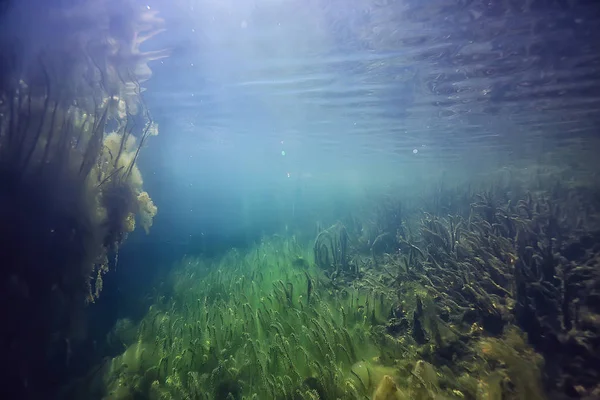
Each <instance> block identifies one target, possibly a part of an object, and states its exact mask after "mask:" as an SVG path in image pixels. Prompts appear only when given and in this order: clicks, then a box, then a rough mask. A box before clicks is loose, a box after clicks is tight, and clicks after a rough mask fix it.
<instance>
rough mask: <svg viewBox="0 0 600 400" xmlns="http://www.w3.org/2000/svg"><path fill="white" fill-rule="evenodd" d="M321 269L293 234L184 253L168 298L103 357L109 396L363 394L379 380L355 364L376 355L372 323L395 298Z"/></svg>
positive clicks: (158, 303) (162, 300) (350, 395)
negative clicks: (339, 280) (209, 252)
mask: <svg viewBox="0 0 600 400" xmlns="http://www.w3.org/2000/svg"><path fill="white" fill-rule="evenodd" d="M319 276H320V271H318V270H316V269H315V267H314V266H313V263H312V254H311V251H310V247H308V246H300V245H299V244H298V243H297V242H296V241H295V240H294V239H293V238H292V239H282V238H273V239H271V240H269V241H264V242H263V243H261V244H260V245H259V246H257V247H256V249H253V250H252V251H249V252H248V253H247V254H245V255H243V254H241V253H240V252H238V251H237V250H232V251H231V252H230V253H228V254H227V255H226V256H224V257H223V258H222V259H221V260H220V261H219V262H216V263H215V262H210V261H208V260H202V259H195V258H187V259H184V261H183V262H182V264H181V265H180V266H179V268H178V269H177V270H176V271H175V273H174V276H173V279H172V280H173V282H172V283H173V295H172V297H171V298H169V299H166V298H159V299H158V301H157V304H155V305H154V306H152V307H151V309H150V311H149V313H148V314H147V315H146V317H145V318H144V319H143V320H142V321H141V323H140V324H139V327H138V331H137V332H138V336H137V340H136V341H135V342H133V343H130V344H129V347H128V348H127V350H126V351H125V352H124V354H122V355H121V356H119V357H117V358H115V359H113V360H112V362H111V363H110V364H109V365H107V366H105V369H106V372H105V375H104V380H105V383H106V385H107V397H106V398H132V397H133V396H134V395H140V396H147V397H148V398H156V399H166V398H173V399H179V398H181V399H183V398H198V399H202V398H206V399H227V398H234V399H241V398H258V399H261V398H290V399H292V398H294V399H301V398H307V399H314V398H323V399H325V398H362V395H361V393H362V394H364V393H366V392H368V391H369V390H373V389H374V388H373V385H374V384H375V383H376V382H374V381H373V382H370V381H369V380H364V381H363V380H361V379H357V375H356V374H355V373H353V366H355V364H356V363H358V362H360V361H361V360H371V359H372V358H373V357H376V356H377V354H378V352H377V348H376V346H375V343H374V342H373V341H372V339H371V337H370V334H369V329H370V327H371V325H372V323H373V322H372V320H373V319H378V320H384V319H385V316H386V313H387V311H389V309H390V307H391V305H390V303H389V301H388V300H386V299H379V298H376V296H374V295H373V294H372V293H370V292H368V291H366V290H358V289H348V290H337V289H335V288H334V287H333V286H331V287H327V286H326V285H324V284H323V282H322V280H320V279H319ZM368 368H369V370H371V371H372V370H375V371H376V370H377V367H376V365H375V364H374V365H373V366H369V367H368ZM372 373H373V374H376V372H372ZM363 379H364V378H363ZM372 379H374V378H373V377H372V378H371V380H372Z"/></svg>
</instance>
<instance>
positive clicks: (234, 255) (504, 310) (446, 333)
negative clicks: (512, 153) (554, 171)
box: [64, 169, 600, 400]
mask: <svg viewBox="0 0 600 400" xmlns="http://www.w3.org/2000/svg"><path fill="white" fill-rule="evenodd" d="M538 172H539V173H540V174H542V175H543V174H544V171H543V170H541V169H540V171H538ZM520 179H521V178H519V179H517V178H515V177H511V178H510V179H505V178H498V177H496V178H495V180H494V183H495V184H494V185H493V186H492V187H491V188H489V189H487V190H479V189H472V191H471V192H467V193H466V194H465V192H464V191H462V190H454V189H449V190H440V191H437V192H436V193H437V194H435V196H438V198H434V199H433V201H432V202H431V203H430V204H427V205H426V206H427V207H429V208H430V210H428V211H426V210H425V209H423V208H420V209H414V208H411V206H410V202H406V204H407V205H406V206H402V207H399V206H398V204H396V203H389V202H386V203H382V204H381V205H380V206H378V207H377V208H375V209H373V210H372V213H371V214H370V215H351V216H349V217H348V219H347V220H343V221H337V222H335V223H333V224H331V225H330V226H329V228H322V227H321V226H319V227H318V229H317V232H316V234H315V236H314V240H313V241H312V242H308V243H301V242H300V241H299V240H298V239H296V237H295V236H286V237H282V236H273V237H265V238H264V239H263V240H262V241H261V242H260V243H258V244H256V246H255V247H253V248H251V249H246V250H243V251H242V250H238V249H232V250H231V251H229V252H228V253H227V254H225V255H223V256H222V257H218V258H215V259H206V258H202V257H194V256H186V257H185V258H184V259H183V260H182V261H181V262H180V263H179V264H178V265H176V266H175V267H174V268H173V270H172V273H171V276H170V279H169V280H168V281H167V282H165V284H164V286H165V287H168V289H167V290H166V291H165V289H164V288H163V290H162V292H159V293H158V294H156V296H155V300H154V302H153V304H152V305H151V306H150V308H149V310H148V312H147V314H146V315H145V316H144V317H143V318H142V319H141V320H140V321H138V322H135V323H134V322H133V321H130V320H120V321H119V322H118V323H117V325H116V326H115V329H114V331H113V332H112V333H111V335H110V339H111V341H113V342H114V343H117V344H118V345H119V346H120V348H121V354H120V355H118V356H116V357H113V358H109V359H107V360H106V361H105V362H104V363H102V364H101V365H99V366H98V368H96V369H94V370H93V371H91V372H90V373H89V374H88V375H87V376H85V377H84V378H82V379H80V380H79V381H78V382H77V383H76V384H74V385H72V386H70V387H68V388H66V389H65V392H64V398H98V399H101V398H103V399H120V398H122V399H125V398H127V399H129V398H139V399H211V400H212V399H292V400H296V399H322V400H328V399H373V400H382V399H386V400H390V399H452V398H455V399H546V398H595V397H597V395H598V393H599V388H598V382H599V380H598V374H599V373H600V371H599V369H598V367H597V366H598V365H600V364H598V363H597V361H598V360H597V354H598V351H597V350H598V348H597V344H598V330H597V326H596V325H595V321H598V311H597V309H596V308H595V307H596V306H597V304H596V302H595V299H596V298H597V297H596V296H597V293H598V292H597V290H598V286H597V277H596V275H595V274H596V272H597V265H596V261H595V260H597V259H598V253H597V250H598V249H597V243H598V241H597V239H595V236H594V235H595V233H594V232H597V227H598V225H597V224H598V222H599V221H598V209H597V206H598V203H597V202H595V200H594V199H597V197H596V196H598V192H597V191H596V189H594V187H595V186H594V185H593V182H588V183H585V184H574V183H572V182H571V183H570V184H557V183H554V184H553V185H551V186H550V185H547V180H546V178H543V177H541V176H537V177H534V178H533V180H529V181H527V183H525V184H523V182H522V181H521V180H520ZM550 180H552V179H550ZM554 182H556V181H555V180H554ZM488 187H489V186H488ZM544 187H546V188H548V189H543V188H544ZM509 189H510V190H509ZM530 189H532V190H533V189H535V190H533V191H530ZM457 196H458V197H457ZM460 200H465V201H466V204H465V203H464V202H463V201H460ZM388 206H390V207H392V210H391V211H390V212H392V213H393V214H394V215H395V217H394V221H396V222H395V224H397V225H395V226H394V225H393V224H390V222H389V221H386V222H385V223H384V224H383V225H380V221H382V220H384V219H385V218H383V217H382V216H383V215H384V214H385V212H384V211H382V209H385V207H388ZM440 210H443V211H440ZM394 231H395V236H394V237H389V238H388V236H389V235H391V232H394ZM365 235H370V238H369V239H367V240H365V239H364V236H365ZM382 235H384V236H382ZM378 237H379V238H380V239H379V242H378V241H377V240H376V239H377V238H378ZM384 237H385V240H386V242H385V244H383V243H384V242H381V240H383V239H382V238H384ZM368 242H370V243H371V247H370V248H369V247H368V246H365V245H364V244H365V243H368ZM392 245H397V246H398V248H397V249H396V250H395V251H394V252H392V253H388V252H387V251H386V250H387V249H389V248H392V247H391V246H392ZM550 246H551V249H550V248H549V247H550Z"/></svg>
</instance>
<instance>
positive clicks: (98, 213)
mask: <svg viewBox="0 0 600 400" xmlns="http://www.w3.org/2000/svg"><path fill="white" fill-rule="evenodd" d="M126 3H127V4H126ZM31 6H32V5H31V4H29V5H28V2H22V3H19V4H11V5H10V6H9V7H7V9H6V10H4V11H3V12H4V13H6V14H7V15H4V17H5V20H3V25H2V39H1V40H0V64H1V65H2V67H1V68H2V71H1V73H0V181H1V182H2V190H1V192H0V237H2V242H1V243H0V257H1V258H2V269H1V271H0V282H1V284H2V290H1V291H0V309H1V310H2V315H1V318H2V321H3V322H2V327H1V328H0V345H1V348H2V352H3V357H4V359H5V362H4V363H3V367H2V371H1V372H0V375H1V376H2V384H1V385H0V386H1V387H2V389H1V393H5V394H6V395H9V397H7V398H40V396H41V394H40V393H43V392H45V391H46V390H47V389H48V387H51V386H53V385H56V384H57V381H59V379H60V378H59V376H60V375H61V373H64V369H65V368H67V366H68V364H69V359H70V357H71V355H72V352H73V351H76V346H77V343H78V341H79V340H80V339H81V338H82V337H83V335H84V326H83V325H82V321H83V320H82V318H81V316H82V313H83V307H84V306H85V304H86V303H87V302H93V301H95V299H97V298H98V296H99V295H100V293H101V291H102V287H103V281H102V276H103V275H104V274H105V273H106V272H107V271H108V269H109V265H110V264H113V265H114V264H116V263H117V262H118V250H119V247H120V246H121V244H122V243H123V242H124V241H125V239H126V238H127V235H128V234H129V233H130V232H132V231H133V230H134V228H135V225H136V220H137V223H138V224H139V225H140V226H141V227H142V228H143V229H145V230H146V231H147V230H148V229H149V228H150V226H151V225H152V218H153V217H154V215H155V214H156V212H157V208H156V206H155V205H154V204H153V202H152V200H151V198H150V196H149V195H148V193H147V192H146V191H144V189H143V180H142V176H141V173H140V171H139V169H138V167H137V163H136V161H137V159H138V156H139V154H140V150H141V148H142V147H143V146H144V144H145V142H146V140H147V138H148V137H150V136H152V135H155V134H157V133H158V128H157V125H156V124H155V123H154V122H153V121H152V118H151V117H150V115H149V113H148V111H147V110H146V109H145V107H144V103H143V99H142V97H141V86H140V82H141V81H143V80H145V79H147V78H148V77H149V73H148V71H149V69H148V67H147V65H146V63H147V61H148V60H150V59H153V58H156V57H158V56H159V55H158V54H154V53H153V54H145V53H142V52H140V51H139V46H140V45H141V43H143V42H144V41H145V40H146V39H149V38H150V37H152V36H153V35H154V34H156V33H158V32H160V31H161V30H162V20H160V18H158V17H156V15H155V14H154V13H153V12H150V11H149V10H146V9H145V8H143V9H142V8H138V7H135V6H133V4H129V2H122V3H121V6H122V8H120V9H119V8H116V9H115V10H113V9H109V8H108V7H107V2H96V3H94V4H87V5H85V4H82V3H80V2H71V3H69V2H63V4H62V7H64V9H61V8H59V9H52V10H50V11H49V10H45V11H46V12H44V10H43V9H42V10H39V9H36V12H31V10H32V8H31ZM28 7H29V8H28ZM21 20H22V21H28V22H29V23H30V24H31V26H36V29H39V30H40V32H44V30H45V29H47V30H48V31H51V32H52V35H48V36H44V37H37V36H35V35H32V37H30V36H28V33H27V32H26V33H23V34H22V36H19V35H20V34H21V33H22V32H23V31H26V30H23V29H21V30H16V31H14V32H13V31H11V29H10V25H11V23H10V22H9V21H21ZM4 21H6V23H4ZM86 22H87V23H86ZM39 36H43V35H39ZM32 42H35V43H32ZM40 48H44V50H43V51H41V50H39V49H40Z"/></svg>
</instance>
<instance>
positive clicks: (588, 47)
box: [148, 0, 600, 174]
mask: <svg viewBox="0 0 600 400" xmlns="http://www.w3.org/2000/svg"><path fill="white" fill-rule="evenodd" d="M594 3H595V2H593V1H569V0H564V1H536V0H529V1H525V0H524V1H519V0H506V1H497V0H492V1H468V0H462V1H460V0H459V1H445V0H444V1H442V0H435V1H416V0H408V1H394V0H367V1H359V0H344V1H342V0H302V1H300V0H262V1H258V0H257V1H246V2H240V1H234V0H226V1H215V0H200V1H198V0H194V1H189V2H186V3H175V4H176V5H174V6H173V7H172V8H171V9H165V7H160V12H161V14H163V15H165V16H166V18H167V20H168V21H169V24H170V26H169V30H168V33H167V34H165V36H163V40H165V42H166V43H167V44H168V45H170V46H173V47H174V50H173V55H172V57H171V58H170V59H168V60H166V61H164V64H162V65H158V64H155V65H154V66H153V69H154V72H155V79H154V80H152V81H151V82H149V86H151V89H152V90H149V91H148V97H149V100H148V101H149V103H151V108H152V109H153V110H154V112H155V114H156V115H157V116H159V117H160V119H161V120H162V121H163V125H165V124H166V125H167V127H166V129H167V131H168V132H169V135H171V136H173V137H177V138H179V140H172V141H171V142H170V145H171V150H172V151H173V152H176V153H177V154H178V155H183V156H184V157H181V158H180V159H181V160H182V162H183V160H187V159H189V158H193V157H209V158H210V157H212V160H213V161H214V160H215V159H216V160H220V161H221V162H224V163H229V164H232V163H233V164H235V163H240V166H242V167H244V168H254V167H256V168H259V165H260V166H262V168H271V169H272V168H273V167H274V166H275V165H279V164H277V163H280V164H281V163H284V165H283V166H281V168H280V169H281V173H288V172H290V171H292V173H293V174H318V173H319V172H322V171H325V170H328V171H331V170H335V169H343V170H347V169H349V168H353V169H356V170H362V171H367V170H369V169H370V168H378V170H377V171H381V170H382V169H383V167H386V168H387V167H390V166H392V167H399V168H403V167H410V166H415V165H416V166H419V168H420V169H421V170H423V169H424V168H426V167H432V166H433V167H434V169H440V168H442V169H443V168H451V166H452V165H456V166H457V168H458V165H463V166H466V167H467V168H472V166H473V165H478V164H479V163H482V162H487V161H489V162H491V163H493V164H494V165H499V166H502V165H504V164H506V163H511V162H514V161H515V160H516V159H520V160H522V159H524V158H527V157H530V158H531V159H532V160H535V157H537V156H538V155H540V154H541V153H542V152H544V151H551V150H552V149H556V148H562V149H564V148H565V147H567V146H570V145H573V146H581V145H582V143H583V144H584V145H585V143H586V140H587V139H586V138H588V137H589V136H590V135H592V134H593V133H594V131H597V128H598V122H599V119H600V118H599V115H600V113H598V110H599V106H600V97H599V95H600V92H599V88H600V73H599V71H600V41H598V40H595V38H597V37H600V12H599V11H598V9H599V7H598V6H597V5H596V4H594ZM192 138H193V139H192ZM282 152H283V153H285V157H286V158H285V162H283V161H281V159H282V156H281V154H283V153H282ZM244 163H245V164H244ZM277 168H279V167H277ZM387 170H388V171H389V168H388V169H387ZM370 171H371V173H372V172H373V171H376V169H371V170H370Z"/></svg>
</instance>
